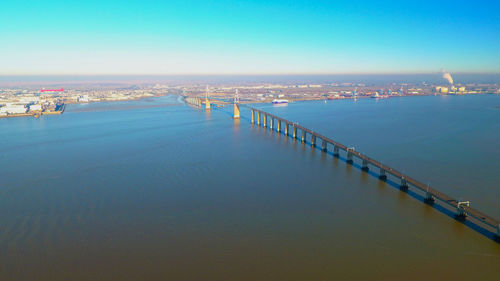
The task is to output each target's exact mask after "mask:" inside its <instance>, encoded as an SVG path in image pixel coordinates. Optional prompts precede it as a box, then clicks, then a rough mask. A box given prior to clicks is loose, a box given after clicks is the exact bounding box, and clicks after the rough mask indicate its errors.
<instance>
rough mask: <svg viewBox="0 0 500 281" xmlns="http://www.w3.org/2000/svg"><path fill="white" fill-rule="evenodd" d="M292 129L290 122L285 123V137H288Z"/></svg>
mask: <svg viewBox="0 0 500 281" xmlns="http://www.w3.org/2000/svg"><path fill="white" fill-rule="evenodd" d="M289 129H290V125H289V124H288V122H286V123H285V136H288V130H289Z"/></svg>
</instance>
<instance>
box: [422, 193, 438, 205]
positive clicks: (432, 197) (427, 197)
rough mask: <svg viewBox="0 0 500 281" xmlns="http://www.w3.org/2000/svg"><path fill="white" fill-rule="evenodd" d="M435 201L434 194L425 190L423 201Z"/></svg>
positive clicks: (432, 202) (428, 202)
mask: <svg viewBox="0 0 500 281" xmlns="http://www.w3.org/2000/svg"><path fill="white" fill-rule="evenodd" d="M435 201H436V200H435V199H434V196H432V194H431V193H430V192H429V191H427V192H425V198H424V202H425V203H427V204H429V205H432V204H434V202H435Z"/></svg>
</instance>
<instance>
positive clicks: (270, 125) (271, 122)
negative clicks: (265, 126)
mask: <svg viewBox="0 0 500 281" xmlns="http://www.w3.org/2000/svg"><path fill="white" fill-rule="evenodd" d="M269 117H270V118H269V129H270V130H271V131H272V130H273V123H274V118H273V117H272V116H269Z"/></svg>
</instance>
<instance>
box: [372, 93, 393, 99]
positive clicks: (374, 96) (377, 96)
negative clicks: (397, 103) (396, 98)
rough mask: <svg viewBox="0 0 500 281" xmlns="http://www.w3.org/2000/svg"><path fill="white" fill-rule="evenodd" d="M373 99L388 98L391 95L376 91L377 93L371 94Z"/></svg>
mask: <svg viewBox="0 0 500 281" xmlns="http://www.w3.org/2000/svg"><path fill="white" fill-rule="evenodd" d="M371 97H372V99H386V98H388V97H389V95H379V94H378V93H375V95H373V96H371Z"/></svg>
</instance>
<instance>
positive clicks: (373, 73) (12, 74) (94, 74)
mask: <svg viewBox="0 0 500 281" xmlns="http://www.w3.org/2000/svg"><path fill="white" fill-rule="evenodd" d="M448 72H449V73H452V74H483V75H484V74H486V75H500V71H492V72H488V71H485V72H480V71H470V72H468V71H457V72H451V71H448ZM422 74H441V71H435V72H434V71H429V72H317V73H310V72H305V73H299V72H291V73H25V74H21V73H0V76H4V77H5V76H294V75H295V76H313V75H314V76H315V75H319V76H328V75H422Z"/></svg>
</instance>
